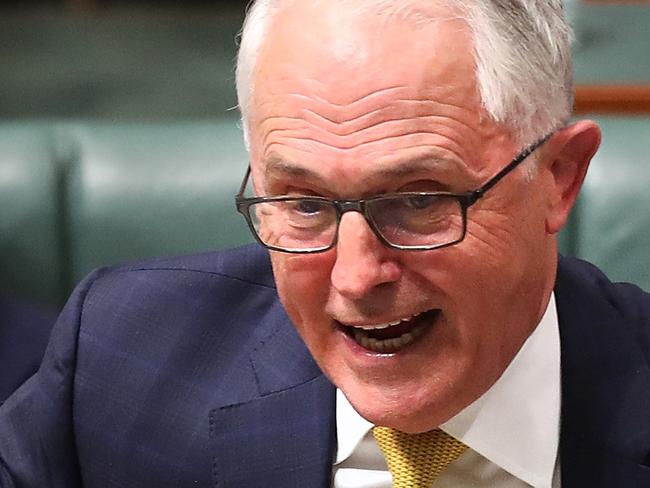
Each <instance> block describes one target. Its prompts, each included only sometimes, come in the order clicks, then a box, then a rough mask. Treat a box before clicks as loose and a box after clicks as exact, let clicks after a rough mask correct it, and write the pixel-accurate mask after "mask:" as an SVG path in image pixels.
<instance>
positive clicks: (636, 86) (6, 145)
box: [0, 0, 650, 308]
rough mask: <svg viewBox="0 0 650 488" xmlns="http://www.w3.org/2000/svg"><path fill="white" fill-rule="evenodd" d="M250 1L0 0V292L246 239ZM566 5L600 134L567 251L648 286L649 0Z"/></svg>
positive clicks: (63, 282) (54, 289)
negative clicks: (243, 83) (241, 204)
mask: <svg viewBox="0 0 650 488" xmlns="http://www.w3.org/2000/svg"><path fill="white" fill-rule="evenodd" d="M246 4H247V2H246V1H244V0H231V1H225V0H221V1H210V2H209V1H198V0H195V1H184V2H174V1H171V0H170V1H161V0H160V1H153V0H149V1H133V0H131V1H113V0H49V1H45V0H40V1H39V0H20V1H18V0H16V1H13V2H12V1H4V2H1V3H0V67H1V69H0V209H2V210H1V212H2V215H3V218H2V219H0V292H2V293H4V294H12V295H16V296H19V297H21V299H26V300H29V301H32V302H34V303H40V304H46V305H48V306H52V307H57V308H58V307H60V306H61V304H62V303H63V301H64V300H65V297H66V296H67V295H68V293H69V292H70V290H71V288H72V287H73V286H74V284H75V283H77V282H78V280H79V279H81V278H82V277H83V276H84V275H85V274H86V273H88V272H89V271H90V270H91V269H93V268H95V267H97V266H102V265H108V264H114V263H117V262H121V261H129V260H134V259H139V258H142V257H145V256H154V255H171V254H177V253H189V252H197V251H207V250H211V249H216V248H223V247H230V246H234V245H237V244H241V243H244V242H250V240H251V237H250V235H249V233H248V231H247V229H246V228H245V225H244V222H243V219H241V218H240V217H239V216H238V215H237V214H236V212H235V211H234V205H233V195H234V193H235V192H236V190H237V186H238V183H239V181H240V179H241V177H242V176H243V173H244V170H245V167H246V163H247V160H246V153H245V150H244V147H243V144H242V141H241V135H240V131H239V127H238V121H237V118H238V113H237V111H236V110H235V105H236V98H235V90H234V68H233V65H234V57H235V52H236V38H237V33H238V31H239V29H240V26H241V23H242V20H243V17H244V10H245V7H246ZM566 4H567V11H568V13H569V16H570V19H571V22H572V24H573V25H574V28H575V31H576V36H577V39H576V43H575V47H574V56H575V57H574V61H575V78H576V81H577V83H578V90H577V102H576V113H577V116H590V117H593V118H596V119H597V120H598V121H599V122H601V123H602V124H603V128H604V130H605V144H604V146H603V152H602V153H601V155H599V159H598V160H597V161H595V162H594V165H593V168H592V173H591V174H590V180H589V182H588V185H587V186H586V188H585V196H584V197H583V198H582V200H581V203H580V204H579V207H578V209H577V210H576V217H575V218H574V219H573V220H572V221H571V223H570V225H569V228H568V230H567V232H566V233H565V235H563V237H562V246H563V252H565V253H567V254H576V255H579V256H582V257H585V258H588V259H590V260H593V261H595V262H597V263H598V264H599V265H601V266H603V267H604V268H605V269H606V270H607V271H608V272H609V273H610V274H612V275H613V277H614V278H615V279H620V280H630V281H636V282H640V283H642V284H643V285H644V286H645V287H646V288H649V287H650V253H648V251H647V250H648V249H649V248H650V222H649V218H650V217H649V215H650V214H649V212H648V205H650V199H648V197H647V195H646V194H647V193H648V192H647V189H648V187H649V186H650V177H648V173H650V171H649V169H650V161H648V156H647V154H648V149H649V145H648V144H649V143H648V141H649V140H650V118H649V117H650V54H649V53H650V31H649V26H650V3H649V2H647V1H641V0H639V1H630V0H627V1H619V2H617V1H613V0H612V1H586V0H585V1H579V0H567V2H566ZM621 196H622V197H623V198H621ZM644 198H645V200H644Z"/></svg>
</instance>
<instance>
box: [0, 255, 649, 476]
mask: <svg viewBox="0 0 650 488" xmlns="http://www.w3.org/2000/svg"><path fill="white" fill-rule="evenodd" d="M556 299H557V305H558V312H559V319H560V328H561V344H562V388H563V392H562V393H563V395H562V429H561V449H560V450H561V452H560V455H561V462H562V476H563V487H564V488H575V487H583V486H585V487H591V488H593V487H626V488H630V487H642V486H643V487H647V486H650V468H648V467H647V466H646V464H647V463H648V453H649V451H650V374H649V372H648V352H649V351H650V298H649V297H648V295H645V294H644V293H643V292H641V291H640V290H639V289H637V288H635V287H633V286H630V285H613V284H611V283H610V282H609V281H607V279H606V278H605V277H604V276H603V275H602V274H600V272H599V271H597V270H596V269H595V268H593V267H592V266H590V265H587V264H585V263H581V262H578V261H573V260H562V261H561V263H560V266H559V274H558V280H557V288H556ZM334 392H335V390H334V387H333V386H332V385H331V384H330V383H329V381H328V380H327V379H326V378H325V377H324V376H323V375H322V373H321V372H320V370H319V369H318V367H317V366H316V364H315V363H314V362H313V360H312V359H311V357H310V355H309V353H308V351H307V349H306V348H305V346H304V344H303V342H302V341H301V340H300V338H299V337H298V335H297V334H296V332H295V330H294V328H293V327H292V326H291V324H290V322H289V319H288V318H287V316H286V314H285V312H284V310H283V309H282V306H281V305H280V303H279V301H278V298H277V294H276V290H275V287H274V283H273V278H272V275H271V269H270V265H269V261H268V256H267V254H266V252H265V251H263V250H261V249H260V248H259V247H258V246H248V247H245V248H241V249H238V250H234V251H228V252H223V253H211V254H206V255H200V256H194V257H186V258H177V259H163V260H156V261H151V262H147V263H144V264H135V265H130V266H124V267H120V268H115V269H110V270H103V271H101V270H100V271H98V272H95V273H94V274H92V275H91V276H90V277H88V278H87V279H86V280H85V281H84V282H83V283H82V284H81V285H80V286H79V287H78V288H77V290H76V291H75V293H74V294H73V296H72V298H71V299H70V301H69V303H68V304H67V306H66V308H65V309H64V311H63V313H62V315H61V317H60V318H59V320H58V322H57V324H56V326H55V329H54V333H53V334H52V337H51V340H50V343H49V345H48V348H47V351H46V354H45V358H44V361H43V363H42V365H41V367H40V369H39V371H38V373H37V374H36V375H35V376H34V377H32V378H31V379H30V380H29V381H28V382H27V383H25V384H24V385H23V386H22V387H21V388H20V389H19V390H18V391H17V392H16V393H15V394H14V395H13V396H12V397H11V398H10V399H9V400H8V401H7V402H6V403H5V404H4V405H3V406H2V408H1V409H0V486H2V487H3V488H7V487H14V486H16V487H39V488H43V487H56V488H64V487H65V488H74V487H81V486H84V487H88V488H96V487H101V488H108V487H130V488H135V487H146V488H151V487H156V488H163V487H170V488H171V487H174V488H178V487H197V486H198V487H219V488H229V487H245V488H255V487H264V488H268V487H300V488H317V487H327V486H329V484H330V471H331V463H332V457H333V454H334V451H335V428H336V427H335V401H334V399H335V393H334Z"/></svg>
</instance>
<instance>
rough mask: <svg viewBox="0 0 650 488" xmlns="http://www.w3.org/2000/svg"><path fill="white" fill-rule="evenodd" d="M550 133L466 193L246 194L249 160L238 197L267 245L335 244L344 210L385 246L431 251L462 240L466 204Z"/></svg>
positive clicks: (286, 248)
mask: <svg viewBox="0 0 650 488" xmlns="http://www.w3.org/2000/svg"><path fill="white" fill-rule="evenodd" d="M551 135H552V133H551V134H548V135H546V136H545V137H543V138H541V139H540V140H538V141H537V142H535V143H534V144H531V145H530V146H528V147H526V148H525V149H524V150H523V151H522V152H520V153H519V154H518V155H517V156H516V157H515V158H514V159H513V160H512V161H511V162H510V163H508V164H507V165H506V166H505V167H504V168H503V169H502V170H501V171H499V172H498V173H497V174H495V175H494V176H493V177H492V178H490V179H489V180H488V181H487V182H485V183H484V184H483V185H482V186H481V187H480V188H478V189H476V190H472V191H467V192H463V193H451V192H440V191H436V192H400V193H390V194H385V195H378V196H376V197H371V198H365V199H360V200H332V199H329V198H324V197H316V196H314V197H308V196H304V197H302V196H288V195H287V196H273V197H252V198H247V197H244V193H245V191H246V187H247V186H248V180H249V178H250V172H251V168H250V165H249V166H248V169H247V171H246V175H245V176H244V180H243V181H242V184H241V186H240V188H239V193H237V196H236V197H235V203H236V206H237V211H238V212H240V213H241V214H242V215H243V216H244V218H245V219H246V222H247V223H248V226H249V227H250V229H251V231H252V233H253V235H254V236H255V239H257V241H258V242H259V243H260V244H262V245H263V246H265V247H266V248H268V249H271V250H273V251H281V252H289V253H299V254H304V253H317V252H323V251H327V250H328V249H331V248H333V247H334V246H336V243H337V240H338V227H339V223H340V222H341V217H342V216H343V214H344V213H345V212H350V211H355V212H359V213H361V214H362V215H363V216H364V217H365V219H366V221H367V222H368V225H369V226H370V228H371V229H372V230H373V232H374V233H375V235H376V236H377V238H378V239H379V240H380V241H381V242H382V243H383V244H385V245H386V246H388V247H392V248H395V249H400V250H404V251H428V250H431V249H438V248H442V247H447V246H452V245H454V244H458V243H459V242H461V241H462V240H463V239H464V238H465V233H466V231H467V209H468V208H469V207H471V206H472V205H474V204H475V203H476V202H477V201H478V200H480V199H481V198H482V197H483V196H484V195H485V194H486V193H487V192H488V191H489V190H490V189H491V188H492V187H493V186H494V185H496V184H497V183H498V182H499V181H501V179H502V178H503V177H504V176H506V175H507V174H508V173H510V172H511V171H512V170H513V169H515V168H516V167H517V166H518V165H519V164H521V163H522V162H523V161H524V160H525V159H526V158H527V157H528V156H530V154H531V153H532V152H533V151H535V150H536V149H537V148H538V147H540V146H541V145H542V144H544V142H546V141H547V140H548V139H549V138H550V137H551Z"/></svg>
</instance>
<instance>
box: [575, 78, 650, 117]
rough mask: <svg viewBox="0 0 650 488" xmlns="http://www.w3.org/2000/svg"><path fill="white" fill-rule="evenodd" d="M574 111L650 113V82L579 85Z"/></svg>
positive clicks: (582, 112)
mask: <svg viewBox="0 0 650 488" xmlns="http://www.w3.org/2000/svg"><path fill="white" fill-rule="evenodd" d="M574 112H575V113H577V114H585V113H600V114H622V115H624V114H645V115H650V84H642V85H641V84H639V85H627V84H616V85H614V84H611V85H578V86H577V87H576V102H575V106H574Z"/></svg>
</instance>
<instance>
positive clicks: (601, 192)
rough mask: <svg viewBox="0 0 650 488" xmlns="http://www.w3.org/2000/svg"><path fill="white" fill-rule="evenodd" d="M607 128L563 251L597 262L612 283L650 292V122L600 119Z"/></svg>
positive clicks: (601, 123)
mask: <svg viewBox="0 0 650 488" xmlns="http://www.w3.org/2000/svg"><path fill="white" fill-rule="evenodd" d="M598 122H599V123H600V125H601V127H602V130H603V141H602V145H601V148H600V150H599V151H598V153H597V154H596V156H595V157H594V159H593V161H592V163H591V166H590V168H589V173H588V175H587V178H586V180H585V184H584V186H583V189H582V192H581V195H580V199H579V200H578V204H577V207H576V208H575V209H574V211H573V215H572V220H571V222H570V228H569V229H568V231H569V234H570V236H571V237H570V239H568V242H566V248H565V252H567V253H569V254H573V255H576V256H579V257H581V258H584V259H587V260H588V261H591V262H593V263H596V264H598V265H599V266H600V267H601V268H602V269H603V270H604V271H605V272H606V273H607V274H608V275H609V277H610V278H611V279H613V280H618V281H632V282H634V283H636V284H639V285H641V286H642V287H644V288H645V289H647V290H650V119H648V118H641V117H639V118H619V117H608V118H603V117H601V118H599V119H598Z"/></svg>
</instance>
